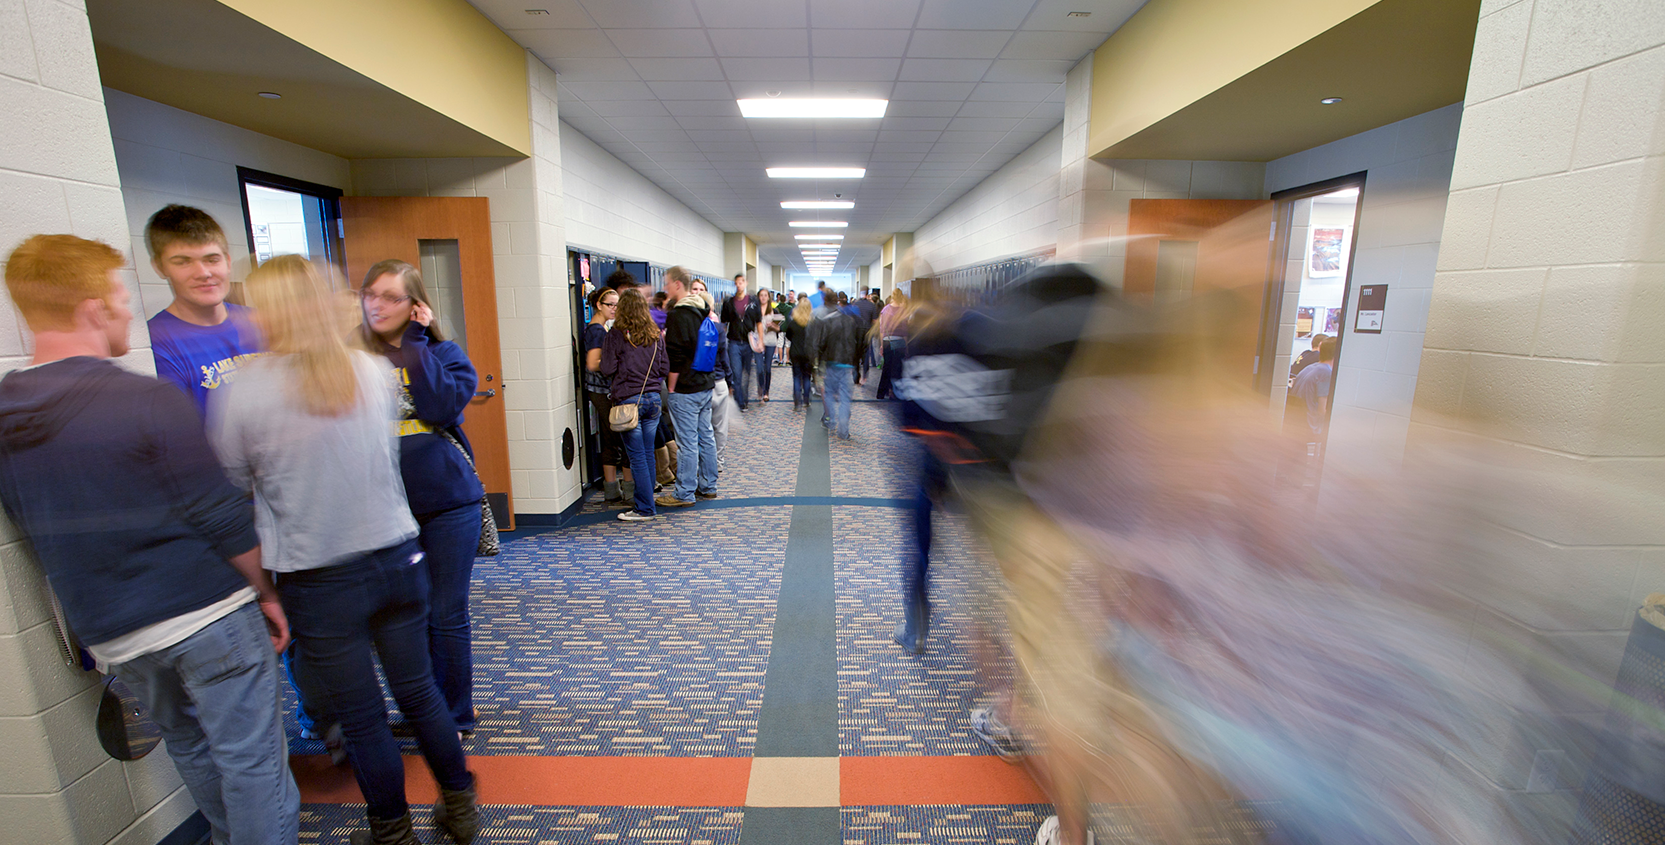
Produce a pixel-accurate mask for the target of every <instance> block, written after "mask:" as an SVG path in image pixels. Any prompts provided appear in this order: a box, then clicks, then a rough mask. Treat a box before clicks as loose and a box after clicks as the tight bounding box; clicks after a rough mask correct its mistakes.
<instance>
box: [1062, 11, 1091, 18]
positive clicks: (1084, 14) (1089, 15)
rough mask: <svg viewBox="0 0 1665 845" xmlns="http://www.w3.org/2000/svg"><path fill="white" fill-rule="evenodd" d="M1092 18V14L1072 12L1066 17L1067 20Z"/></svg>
mask: <svg viewBox="0 0 1665 845" xmlns="http://www.w3.org/2000/svg"><path fill="white" fill-rule="evenodd" d="M1092 16H1093V13H1092V12H1070V13H1069V14H1067V15H1065V16H1064V17H1066V18H1090V17H1092Z"/></svg>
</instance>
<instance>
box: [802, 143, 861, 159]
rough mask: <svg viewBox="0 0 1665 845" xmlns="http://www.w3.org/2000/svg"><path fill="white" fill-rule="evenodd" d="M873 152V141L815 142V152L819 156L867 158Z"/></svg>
mask: <svg viewBox="0 0 1665 845" xmlns="http://www.w3.org/2000/svg"><path fill="white" fill-rule="evenodd" d="M871 152H873V142H872V141H868V142H867V143H861V142H859V141H817V142H816V144H815V153H816V155H818V156H820V155H836V156H841V157H844V158H855V157H859V158H866V157H867V155H868V154H869V153H871Z"/></svg>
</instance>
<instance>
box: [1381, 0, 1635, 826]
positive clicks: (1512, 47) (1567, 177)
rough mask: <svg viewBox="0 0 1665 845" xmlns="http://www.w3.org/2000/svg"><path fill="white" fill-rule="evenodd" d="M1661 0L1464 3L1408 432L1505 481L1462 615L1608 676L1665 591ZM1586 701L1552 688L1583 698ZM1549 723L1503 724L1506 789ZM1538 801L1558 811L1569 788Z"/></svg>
mask: <svg viewBox="0 0 1665 845" xmlns="http://www.w3.org/2000/svg"><path fill="white" fill-rule="evenodd" d="M1662 105H1665V5H1662V4H1660V3H1658V2H1657V0H1602V2H1599V3H1592V2H1590V0H1493V2H1488V3H1487V4H1486V6H1485V8H1484V10H1483V15H1482V17H1481V20H1480V26H1479V33H1478V35H1477V38H1476V45H1475V53H1474V62H1473V68H1472V72H1471V74H1470V77H1469V87H1468V96H1467V101H1466V106H1465V110H1464V113H1463V120H1462V130H1461V134H1460V135H1459V138H1458V142H1457V148H1456V163H1455V167H1454V169H1453V174H1452V185H1451V194H1450V202H1449V205H1448V210H1447V212H1446V217H1445V228H1444V235H1443V237H1442V239H1441V245H1440V251H1439V263H1438V272H1437V275H1436V277H1435V282H1434V287H1433V297H1432V302H1431V306H1430V310H1429V314H1428V327H1427V337H1426V345H1425V348H1424V350H1423V353H1422V362H1421V373H1420V376H1419V379H1418V383H1417V389H1416V398H1415V408H1414V412H1413V418H1412V419H1413V422H1412V427H1411V446H1412V450H1413V453H1414V452H1415V451H1416V450H1418V449H1419V448H1420V447H1422V446H1423V445H1424V444H1426V443H1429V442H1433V441H1436V440H1437V439H1438V438H1439V436H1440V435H1442V434H1445V433H1451V432H1461V433H1465V434H1467V435H1469V436H1471V437H1473V438H1476V439H1477V445H1480V446H1488V447H1490V448H1491V449H1492V450H1494V451H1495V452H1496V453H1498V454H1500V455H1501V456H1502V458H1503V460H1504V462H1505V464H1506V465H1507V466H1508V467H1510V468H1511V472H1512V473H1513V474H1515V475H1516V476H1518V478H1517V483H1516V484H1513V485H1511V489H1512V490H1513V491H1515V492H1518V493H1519V494H1520V495H1519V496H1518V500H1517V501H1515V502H1511V503H1510V504H1511V505H1512V506H1511V507H1510V508H1508V509H1507V510H1504V509H1499V513H1498V514H1497V515H1496V517H1495V519H1494V521H1493V522H1492V523H1491V524H1489V525H1485V526H1482V527H1481V528H1479V529H1477V530H1476V532H1475V540H1476V542H1479V543H1485V544H1487V546H1488V547H1489V548H1491V549H1492V550H1494V551H1495V552H1496V553H1497V554H1496V556H1495V558H1496V565H1495V568H1494V569H1493V570H1492V571H1490V572H1488V573H1486V575H1487V577H1486V578H1485V579H1484V583H1481V584H1477V585H1475V587H1474V589H1473V590H1472V591H1471V595H1472V596H1473V598H1474V599H1475V600H1476V603H1477V604H1478V605H1479V610H1478V613H1477V616H1476V628H1477V630H1480V631H1490V632H1494V633H1496V634H1498V635H1501V636H1505V637H1508V638H1509V639H1511V640H1514V641H1517V642H1523V643H1527V644H1529V645H1530V646H1532V647H1533V649H1534V653H1535V654H1537V655H1541V656H1545V657H1549V658H1550V659H1551V660H1553V661H1558V662H1563V663H1569V664H1571V665H1572V666H1574V667H1576V668H1578V669H1581V670H1583V671H1586V672H1589V673H1591V674H1592V675H1593V676H1594V677H1595V678H1596V679H1598V680H1601V681H1603V682H1608V683H1610V682H1611V681H1612V680H1613V679H1614V676H1615V673H1616V671H1617V666H1618V661H1619V657H1620V654H1621V652H1622V649H1623V645H1624V642H1625V638H1626V631H1627V630H1628V629H1629V626H1630V623H1631V619H1632V615H1633V613H1634V611H1635V608H1636V607H1637V606H1638V605H1639V604H1640V601H1641V599H1642V598H1643V597H1644V596H1645V595H1646V594H1647V593H1649V592H1654V591H1660V590H1665V475H1662V474H1661V473H1660V472H1659V467H1660V465H1661V460H1662V459H1665V377H1662V376H1665V332H1662V331H1661V330H1660V326H1661V324H1662V323H1665V112H1662V108H1661V107H1662ZM1605 703H1606V702H1605V700H1603V699H1602V698H1601V697H1599V696H1591V697H1585V698H1569V699H1568V700H1564V701H1561V700H1558V701H1557V702H1556V706H1557V709H1559V710H1560V711H1561V712H1562V713H1579V712H1584V713H1586V714H1590V713H1595V714H1599V713H1600V712H1601V710H1602V709H1603V708H1604V707H1605ZM1565 740H1566V737H1564V736H1557V735H1553V734H1552V735H1548V736H1537V737H1535V738H1534V739H1531V740H1527V739H1520V738H1508V739H1504V740H1500V750H1499V753H1498V754H1497V763H1496V765H1495V766H1493V767H1491V768H1489V769H1488V770H1487V771H1486V772H1485V775H1486V777H1488V778H1489V779H1490V780H1491V781H1492V782H1493V783H1494V784H1495V785H1497V786H1498V787H1499V788H1502V789H1506V790H1511V791H1518V790H1520V789H1522V788H1523V784H1524V782H1525V779H1526V769H1527V767H1529V766H1530V765H1531V764H1532V762H1533V761H1534V760H1535V759H1542V758H1541V756H1540V755H1542V754H1546V753H1565V752H1569V751H1573V750H1574V749H1572V748H1571V747H1570V743H1568V742H1566V741H1565ZM1571 762H1572V765H1568V766H1564V767H1562V768H1561V773H1560V774H1561V777H1560V780H1559V782H1558V783H1557V784H1556V785H1557V786H1558V787H1560V788H1561V790H1562V792H1561V793H1558V794H1559V795H1561V796H1562V798H1561V800H1559V802H1556V801H1554V800H1553V796H1551V797H1546V798H1538V799H1533V800H1535V801H1538V802H1539V803H1546V804H1548V805H1549V806H1548V808H1547V809H1548V810H1549V811H1555V812H1559V813H1561V814H1562V815H1564V814H1565V813H1568V812H1570V811H1571V802H1572V799H1571V797H1570V796H1568V795H1567V794H1566V793H1565V790H1566V788H1568V787H1576V786H1577V785H1578V784H1579V781H1580V779H1581V777H1582V774H1581V772H1580V771H1579V769H1578V767H1577V765H1576V762H1577V757H1576V755H1573V756H1572V757H1571Z"/></svg>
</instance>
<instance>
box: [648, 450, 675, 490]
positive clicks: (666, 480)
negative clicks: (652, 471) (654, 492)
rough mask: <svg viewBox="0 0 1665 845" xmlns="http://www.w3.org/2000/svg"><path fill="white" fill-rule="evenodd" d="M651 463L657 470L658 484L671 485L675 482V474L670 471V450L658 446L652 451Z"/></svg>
mask: <svg viewBox="0 0 1665 845" xmlns="http://www.w3.org/2000/svg"><path fill="white" fill-rule="evenodd" d="M653 462H654V465H655V466H656V467H657V468H658V470H659V483H660V484H672V483H674V482H675V481H676V472H675V471H674V470H672V469H671V448H670V447H669V446H660V447H659V448H657V449H655V450H653Z"/></svg>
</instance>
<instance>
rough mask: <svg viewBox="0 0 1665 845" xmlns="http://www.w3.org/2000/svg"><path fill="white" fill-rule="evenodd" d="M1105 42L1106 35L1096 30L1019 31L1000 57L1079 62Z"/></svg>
mask: <svg viewBox="0 0 1665 845" xmlns="http://www.w3.org/2000/svg"><path fill="white" fill-rule="evenodd" d="M1103 43H1104V36H1103V35H1101V34H1099V33H1096V32H1019V33H1016V34H1014V35H1013V36H1012V40H1011V43H1009V44H1007V45H1006V49H1005V50H1003V51H1001V53H1000V58H1002V59H1046V60H1051V61H1065V62H1078V61H1080V60H1081V57H1082V56H1085V55H1087V54H1088V53H1091V52H1092V51H1093V50H1095V49H1097V48H1098V45H1100V44H1103Z"/></svg>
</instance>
